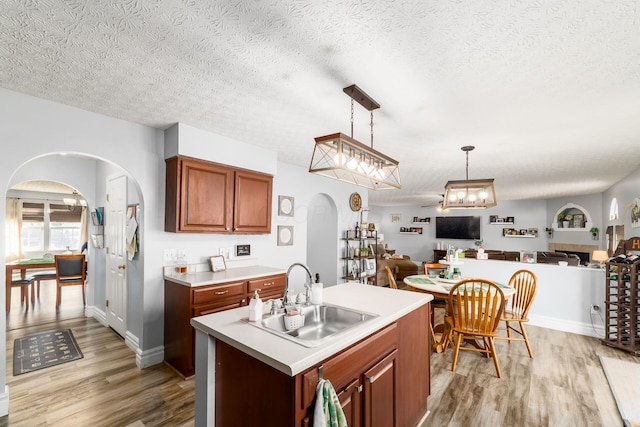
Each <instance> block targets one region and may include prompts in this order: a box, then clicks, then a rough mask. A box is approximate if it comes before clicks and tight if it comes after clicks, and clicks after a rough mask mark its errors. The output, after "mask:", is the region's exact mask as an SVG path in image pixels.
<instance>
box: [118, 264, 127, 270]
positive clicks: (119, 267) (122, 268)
mask: <svg viewBox="0 0 640 427" xmlns="http://www.w3.org/2000/svg"><path fill="white" fill-rule="evenodd" d="M125 268H127V266H126V265H124V264H122V265H119V266H118V270H124V269H125Z"/></svg>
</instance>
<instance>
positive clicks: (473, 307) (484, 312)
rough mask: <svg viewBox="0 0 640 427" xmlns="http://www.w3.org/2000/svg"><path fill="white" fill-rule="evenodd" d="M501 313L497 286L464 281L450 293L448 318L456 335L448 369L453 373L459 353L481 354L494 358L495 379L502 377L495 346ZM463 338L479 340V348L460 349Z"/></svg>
mask: <svg viewBox="0 0 640 427" xmlns="http://www.w3.org/2000/svg"><path fill="white" fill-rule="evenodd" d="M503 311H504V294H503V293H502V290H501V289H500V287H499V286H498V285H496V284H495V283H493V282H490V281H489V280H484V279H466V280H461V281H460V282H458V283H456V284H455V285H454V286H453V288H451V291H449V316H447V321H448V322H450V323H451V329H452V334H453V335H454V336H455V339H454V347H453V362H452V364H451V370H452V371H455V370H456V364H457V363H458V353H459V352H460V350H467V351H475V352H479V353H484V354H486V355H487V357H489V356H491V357H492V358H493V364H494V365H495V367H496V373H497V374H498V378H501V377H502V373H501V372H500V363H499V362H498V355H497V354H496V348H495V345H494V341H493V340H494V338H495V337H496V333H497V329H498V323H499V321H500V319H501V318H502V313H503ZM463 338H472V339H474V340H475V339H478V338H480V339H481V340H482V343H483V345H482V346H477V347H476V346H472V347H460V345H461V344H462V339H463Z"/></svg>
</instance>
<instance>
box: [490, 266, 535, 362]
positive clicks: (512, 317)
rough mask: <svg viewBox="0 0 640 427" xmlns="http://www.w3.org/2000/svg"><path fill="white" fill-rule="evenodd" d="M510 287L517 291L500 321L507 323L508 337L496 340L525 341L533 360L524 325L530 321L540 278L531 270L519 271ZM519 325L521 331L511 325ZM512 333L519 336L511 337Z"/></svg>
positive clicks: (510, 282) (513, 276) (500, 337)
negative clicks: (529, 317)
mask: <svg viewBox="0 0 640 427" xmlns="http://www.w3.org/2000/svg"><path fill="white" fill-rule="evenodd" d="M509 286H511V287H512V288H514V289H515V290H516V293H515V295H514V296H513V297H511V298H510V299H509V301H508V302H507V307H506V309H505V310H504V313H503V315H502V317H501V318H500V321H502V322H505V325H506V331H507V336H506V337H505V336H502V335H499V336H496V339H504V340H508V341H509V342H511V341H524V343H525V344H526V346H527V350H528V351H529V357H531V358H533V352H532V351H531V343H530V342H529V337H527V331H526V330H525V328H524V324H525V323H526V322H528V321H529V319H528V317H527V316H528V315H529V309H530V308H531V304H532V303H533V299H534V298H535V296H536V290H537V288H538V277H537V276H536V275H535V273H533V272H532V271H529V270H518V271H516V272H515V273H513V275H512V276H511V279H509ZM512 322H513V323H518V325H519V326H520V330H518V329H516V328H514V327H513V326H511V323H512ZM511 332H515V333H516V334H517V335H515V336H513V335H511Z"/></svg>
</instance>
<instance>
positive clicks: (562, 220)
mask: <svg viewBox="0 0 640 427" xmlns="http://www.w3.org/2000/svg"><path fill="white" fill-rule="evenodd" d="M563 222H564V212H560V213H559V214H558V228H562V224H563Z"/></svg>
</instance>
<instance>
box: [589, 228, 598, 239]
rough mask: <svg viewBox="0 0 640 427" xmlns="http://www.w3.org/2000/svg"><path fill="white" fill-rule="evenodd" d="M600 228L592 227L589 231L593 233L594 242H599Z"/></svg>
mask: <svg viewBox="0 0 640 427" xmlns="http://www.w3.org/2000/svg"><path fill="white" fill-rule="evenodd" d="M598 231H600V230H598V227H591V228H590V229H589V232H590V233H591V237H593V240H598Z"/></svg>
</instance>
